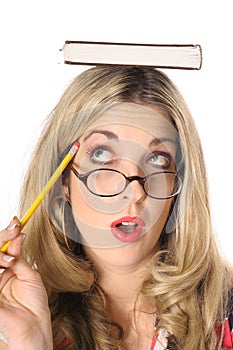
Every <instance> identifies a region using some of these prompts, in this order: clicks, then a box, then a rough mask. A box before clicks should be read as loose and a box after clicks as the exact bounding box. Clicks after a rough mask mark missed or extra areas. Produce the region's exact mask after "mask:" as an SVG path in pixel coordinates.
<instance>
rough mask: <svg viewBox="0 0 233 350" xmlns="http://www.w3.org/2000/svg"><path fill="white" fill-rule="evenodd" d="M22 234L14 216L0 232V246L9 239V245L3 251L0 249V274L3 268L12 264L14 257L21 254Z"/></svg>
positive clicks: (17, 220)
mask: <svg viewBox="0 0 233 350" xmlns="http://www.w3.org/2000/svg"><path fill="white" fill-rule="evenodd" d="M22 240H23V235H22V234H21V233H20V222H19V219H18V218H17V217H14V218H13V220H12V221H11V222H10V224H9V225H8V226H7V228H6V229H5V230H2V231H1V232H0V248H2V247H3V246H4V245H5V243H7V242H8V241H10V242H11V243H10V245H9V247H8V249H7V251H6V252H5V251H4V252H1V251H0V276H1V275H2V274H3V273H4V271H5V269H7V268H10V267H12V266H13V264H14V262H15V260H16V258H18V257H19V256H20V254H21V247H22Z"/></svg>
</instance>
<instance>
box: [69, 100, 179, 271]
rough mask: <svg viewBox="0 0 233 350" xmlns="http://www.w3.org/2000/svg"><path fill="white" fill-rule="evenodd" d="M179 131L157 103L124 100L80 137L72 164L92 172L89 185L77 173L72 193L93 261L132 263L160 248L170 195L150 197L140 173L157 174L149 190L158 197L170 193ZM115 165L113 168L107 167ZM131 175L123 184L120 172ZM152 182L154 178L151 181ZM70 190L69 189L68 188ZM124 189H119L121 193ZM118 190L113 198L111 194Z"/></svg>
mask: <svg viewBox="0 0 233 350" xmlns="http://www.w3.org/2000/svg"><path fill="white" fill-rule="evenodd" d="M176 140H177V132H176V130H175V129H174V127H173V126H172V125H171V123H170V122H169V119H168V117H167V116H166V115H165V113H164V112H163V111H161V110H160V109H159V108H158V107H155V106H147V107H146V106H141V105H137V104H131V103H121V104H118V105H116V106H114V107H112V108H110V109H109V110H108V111H106V112H105V113H104V114H103V115H102V116H101V117H100V118H99V119H98V121H97V122H95V124H94V125H92V127H91V128H88V129H87V130H86V131H85V133H84V134H83V135H82V137H81V138H80V139H79V141H80V149H79V151H78V153H77V154H76V156H75V158H74V160H73V163H72V166H73V167H74V169H75V170H76V171H78V173H79V174H86V173H89V172H91V171H93V170H96V169H98V170H100V169H101V172H98V173H97V172H94V173H92V175H91V176H89V178H88V186H89V188H90V189H91V190H92V191H94V192H96V193H98V194H104V195H106V197H101V196H97V195H95V194H93V193H91V192H90V191H89V190H88V189H87V187H86V186H85V184H84V183H83V182H82V181H80V180H79V179H78V178H77V176H76V175H75V174H74V172H73V171H71V172H70V178H69V184H68V191H69V197H70V204H71V207H72V212H73V216H74V218H75V222H76V225H77V227H78V229H79V231H80V233H81V243H82V244H83V245H84V249H85V250H86V252H87V254H88V255H89V256H90V257H91V258H92V259H93V260H98V261H102V262H103V263H105V264H108V265H112V266H133V265H136V264H139V263H141V262H143V261H145V260H148V259H149V258H150V257H151V256H152V255H153V254H154V253H155V252H156V251H158V250H159V237H160V235H161V232H162V230H163V227H164V225H165V223H166V220H167V218H168V215H169V211H170V208H171V205H172V201H173V199H172V198H169V199H155V198H151V197H150V196H149V195H148V194H147V193H146V192H145V191H144V189H143V186H142V181H141V183H140V182H139V178H133V180H132V176H139V177H141V178H145V177H146V176H148V175H151V174H154V173H159V174H157V175H156V177H154V175H153V177H152V178H151V179H152V180H151V181H150V180H147V182H146V183H145V185H144V186H145V189H146V191H147V192H148V193H149V194H152V195H153V196H156V197H166V195H167V193H168V192H169V191H170V192H171V184H172V181H173V180H172V179H173V175H172V174H171V173H174V172H175V171H176V165H175V157H176ZM106 168H107V169H111V170H113V172H109V170H107V171H103V169H106ZM119 172H120V173H123V174H124V175H125V176H126V177H131V180H132V181H131V182H128V184H127V186H126V187H125V186H124V184H125V180H124V177H123V176H122V175H120V174H119ZM149 181H150V182H151V183H150V184H149V185H148V183H149ZM66 190H67V189H66ZM119 192H120V193H119ZM113 193H114V194H115V193H119V194H117V195H115V196H110V194H113Z"/></svg>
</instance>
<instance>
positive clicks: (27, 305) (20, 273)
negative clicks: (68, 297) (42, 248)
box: [0, 218, 53, 350]
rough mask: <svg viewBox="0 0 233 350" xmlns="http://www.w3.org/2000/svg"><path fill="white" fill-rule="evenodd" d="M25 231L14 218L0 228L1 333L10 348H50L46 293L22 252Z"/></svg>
mask: <svg viewBox="0 0 233 350" xmlns="http://www.w3.org/2000/svg"><path fill="white" fill-rule="evenodd" d="M23 238H24V235H23V234H22V233H20V223H19V220H18V219H17V218H14V219H13V220H12V222H11V223H10V225H9V227H8V228H7V229H6V230H3V231H1V232H0V247H2V246H3V245H4V244H5V243H6V242H7V241H9V240H11V244H10V245H9V247H8V249H7V252H6V253H2V252H1V253H0V333H2V334H3V335H4V336H5V338H6V339H7V341H8V349H9V350H15V349H17V350H29V349H30V350H31V349H33V350H37V349H38V350H52V349H53V345H52V331H51V320H50V311H49V307H48V299H47V294H46V291H45V288H44V285H43V283H42V280H41V277H40V275H39V273H38V272H36V271H34V270H33V269H32V268H31V267H30V266H29V264H28V263H27V262H26V261H25V260H24V259H23V257H22V255H21V247H22V243H23Z"/></svg>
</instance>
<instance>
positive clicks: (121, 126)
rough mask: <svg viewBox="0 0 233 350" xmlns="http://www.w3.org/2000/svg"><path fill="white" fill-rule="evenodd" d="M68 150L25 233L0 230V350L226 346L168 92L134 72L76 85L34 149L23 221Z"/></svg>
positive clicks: (199, 210) (221, 266)
mask: <svg viewBox="0 0 233 350" xmlns="http://www.w3.org/2000/svg"><path fill="white" fill-rule="evenodd" d="M75 140H79V142H80V148H79V151H78V153H77V154H76V155H75V157H74V159H73V161H72V162H71V163H70V165H69V166H68V167H67V169H66V170H65V171H64V173H63V176H62V178H61V179H60V181H58V182H57V184H56V185H55V186H54V188H53V190H52V191H51V192H50V194H49V196H48V197H47V198H46V201H44V203H42V205H41V206H40V207H39V208H38V209H37V211H36V212H35V214H34V215H33V217H32V218H31V219H30V221H29V223H28V224H27V226H26V227H25V229H24V232H25V233H26V235H24V234H22V233H20V223H19V220H18V219H17V218H14V219H13V220H12V222H11V223H10V225H9V227H8V228H7V229H6V230H3V231H2V232H1V235H0V245H1V246H2V245H3V244H4V243H5V242H6V241H8V240H12V243H11V244H10V246H9V248H8V250H7V253H6V254H1V263H0V271H1V277H0V286H1V299H0V330H1V333H2V334H3V335H4V337H5V338H6V340H7V342H8V345H6V344H5V343H3V342H2V343H0V344H1V345H0V349H14V350H15V349H16V348H17V349H18V350H20V349H24V350H25V349H29V348H30V349H40V350H41V349H46V350H50V349H53V348H54V349H56V350H59V349H78V350H80V349H83V350H84V349H85V350H87V349H99V350H100V349H101V350H107V349H108V350H109V349H119V350H120V349H121V350H122V349H138V350H141V349H143V350H145V349H148V350H150V349H156V350H157V349H179V350H181V349H182V350H183V349H189V350H197V349H198V350H212V349H223V348H225V347H226V346H228V348H231V345H228V344H227V343H226V341H227V340H226V336H225V335H227V331H229V329H228V328H227V327H229V322H225V319H226V318H227V317H230V311H231V310H230V304H231V302H230V295H231V293H230V290H231V287H232V282H233V281H232V268H231V267H230V266H229V265H228V264H227V263H226V262H225V261H224V260H223V259H222V257H221V256H220V254H219V251H218V249H217V246H216V242H215V238H214V234H213V229H212V226H211V218H210V212H209V203H208V190H207V180H206V171H205V166H204V161H203V154H202V150H201V146H200V141H199V138H198V135H197V132H196V129H195V125H194V122H193V120H192V118H191V116H190V113H189V111H188V108H187V106H186V104H185V102H184V100H183V99H182V97H181V95H180V94H179V92H178V91H177V89H176V88H175V86H174V85H173V84H172V82H171V81H170V80H169V79H168V78H167V77H166V76H165V75H164V74H163V73H161V72H159V71H158V70H155V69H142V68H136V67H135V68H129V67H117V66H113V67H96V68H92V69H89V70H87V71H85V72H84V73H82V74H81V75H80V76H79V77H77V78H76V79H75V80H74V81H73V82H72V83H71V85H70V86H69V87H68V89H67V90H66V91H65V93H64V95H63V96H62V98H61V100H60V102H59V103H58V105H57V106H56V107H55V109H54V110H53V112H52V113H51V116H50V118H49V119H48V120H47V124H46V126H45V128H44V132H43V133H42V135H41V138H40V140H39V142H38V145H37V147H36V149H35V151H34V154H33V157H32V159H31V163H30V166H29V169H28V172H27V174H26V177H25V182H24V186H23V189H22V193H21V213H22V214H24V213H25V212H26V210H27V209H28V208H29V206H30V205H31V203H32V201H33V200H34V199H35V197H36V196H37V194H38V193H39V192H40V190H41V188H42V187H43V186H44V185H45V183H46V182H47V180H48V179H49V177H50V176H51V174H52V173H53V171H54V170H55V169H56V167H57V165H58V164H59V162H60V161H61V159H62V158H63V156H64V155H65V153H66V152H67V150H68V149H69V148H70V146H71V145H72V144H73V142H74V141H75ZM25 236H26V239H25V241H24V243H23V238H24V237H25ZM21 246H23V254H21ZM23 256H24V258H23ZM26 261H27V262H26ZM224 327H225V328H226V329H225V335H224Z"/></svg>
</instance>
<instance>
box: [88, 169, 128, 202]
mask: <svg viewBox="0 0 233 350" xmlns="http://www.w3.org/2000/svg"><path fill="white" fill-rule="evenodd" d="M125 186H126V179H125V178H124V176H123V175H122V174H121V173H119V172H117V171H114V170H110V169H99V170H95V171H93V172H92V173H90V174H89V176H88V178H87V187H88V189H89V190H90V191H91V192H92V193H94V194H97V195H99V196H113V195H116V194H118V193H120V192H122V191H124V189H125Z"/></svg>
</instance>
